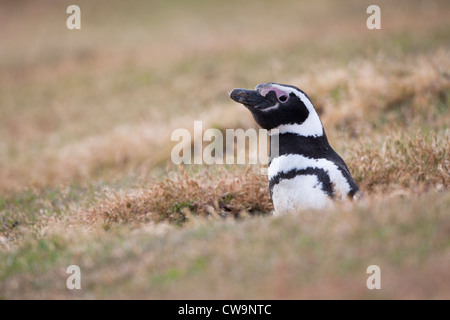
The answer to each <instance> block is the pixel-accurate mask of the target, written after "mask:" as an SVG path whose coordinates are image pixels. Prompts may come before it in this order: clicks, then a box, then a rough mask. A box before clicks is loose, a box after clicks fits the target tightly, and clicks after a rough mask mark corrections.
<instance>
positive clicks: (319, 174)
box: [230, 82, 359, 214]
mask: <svg viewBox="0 0 450 320" xmlns="http://www.w3.org/2000/svg"><path fill="white" fill-rule="evenodd" d="M230 97H231V99H233V100H234V101H236V102H238V103H242V104H243V105H244V106H245V107H247V109H249V110H250V111H251V113H252V115H253V118H254V119H255V121H256V122H257V123H258V124H259V125H260V126H261V127H262V128H264V129H267V130H269V134H270V138H271V139H275V138H277V139H278V140H277V141H278V148H277V149H278V150H272V148H273V143H271V145H272V146H271V150H270V156H269V159H270V160H269V167H268V175H269V189H270V195H271V198H272V201H273V204H274V209H275V214H285V213H293V212H296V211H298V210H301V209H315V208H317V209H319V208H324V207H327V206H328V205H330V204H331V203H332V201H333V200H336V199H340V200H345V199H349V198H350V199H351V198H353V197H354V196H355V195H356V194H357V192H358V190H359V188H358V186H357V184H356V183H355V181H354V180H353V178H352V176H351V174H350V171H349V170H348V168H347V165H346V164H345V162H344V160H342V158H341V157H340V156H339V155H338V154H337V153H336V152H335V151H334V150H333V149H332V148H331V146H330V144H329V143H328V139H327V136H326V134H325V130H324V128H323V125H322V122H321V121H320V119H319V115H318V114H317V112H316V110H315V109H314V106H313V104H312V103H311V100H310V99H309V98H308V96H307V95H306V93H304V92H303V91H302V90H300V89H298V88H296V87H294V86H290V85H283V84H278V83H273V82H270V83H262V84H259V85H257V86H256V88H255V90H247V89H234V90H233V91H232V92H231V93H230ZM274 129H276V130H274Z"/></svg>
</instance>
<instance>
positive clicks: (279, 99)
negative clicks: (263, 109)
mask: <svg viewBox="0 0 450 320" xmlns="http://www.w3.org/2000/svg"><path fill="white" fill-rule="evenodd" d="M288 99H289V98H288V96H286V95H284V94H282V95H280V96H279V97H278V101H280V102H286V101H287V100H288Z"/></svg>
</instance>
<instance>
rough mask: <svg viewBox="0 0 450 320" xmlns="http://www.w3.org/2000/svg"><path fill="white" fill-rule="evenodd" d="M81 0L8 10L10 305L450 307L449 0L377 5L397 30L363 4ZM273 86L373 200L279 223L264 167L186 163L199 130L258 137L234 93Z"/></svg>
mask: <svg viewBox="0 0 450 320" xmlns="http://www.w3.org/2000/svg"><path fill="white" fill-rule="evenodd" d="M75 2H76V3H75ZM75 2H73V3H72V2H69V1H51V0H45V1H39V2H37V1H20V2H17V1H13V0H8V1H2V2H1V3H0V299H23V298H28V299H42V298H51V299H106V298H112V299H116V298H125V299H128V298H139V299H174V298H177V299H185V298H192V299H197V298H203V299H221V298H225V299H259V298H262V299H320V298H325V299H330V298H338V299H450V271H449V266H450V209H449V208H450V190H449V187H450V112H449V104H450V100H449V99H450V21H449V19H448V17H449V16H450V3H449V2H448V1H403V0H399V1H377V3H376V4H377V5H379V6H380V8H381V27H382V28H381V30H369V29H367V27H366V19H367V18H368V16H369V15H368V14H366V8H367V7H368V6H369V5H371V4H373V3H371V2H370V1H360V0H353V1H350V0H346V1H339V2H337V1H330V0H325V1H314V2H312V1H287V0H280V1H253V0H250V1H245V2H242V1H241V2H238V1H208V2H206V1H198V0H190V1H170V2H169V1H130V2H124V1H116V0H114V1H111V0H110V1H106V0H102V1H101V0H97V1H87V0H77V1H75ZM70 4H77V5H79V6H80V8H81V30H68V29H67V28H66V19H67V18H68V16H69V15H68V14H67V13H66V8H67V7H68V6H69V5H70ZM268 81H275V82H279V83H288V84H292V85H296V86H298V87H300V88H301V89H303V90H304V91H305V92H306V93H307V94H308V95H309V96H310V97H311V99H312V101H313V103H314V104H315V106H316V109H317V110H318V111H319V114H320V116H321V119H322V122H323V124H324V126H325V130H326V132H327V136H328V138H329V140H330V143H331V145H332V146H333V148H334V149H335V150H336V151H338V153H339V154H340V155H341V156H342V157H343V158H344V159H345V161H346V162H347V164H348V166H349V168H350V171H351V172H352V174H353V176H354V178H355V180H356V181H357V183H358V184H359V186H360V187H361V189H362V190H363V192H364V195H365V196H364V198H363V199H362V200H361V201H359V202H355V203H351V204H348V203H347V204H339V203H338V204H337V205H336V207H334V208H332V209H328V210H323V211H313V212H302V213H299V214H298V215H296V216H284V217H273V216H271V211H272V204H271V202H270V197H269V192H268V187H267V176H264V175H261V174H260V169H261V168H260V167H259V166H255V165H245V166H243V165H236V166H230V165H228V166H225V165H223V166H221V165H215V166H207V165H185V166H175V165H174V164H173V163H172V162H171V158H170V154H171V150H172V148H173V147H174V145H175V144H176V142H172V141H171V140H170V137H171V133H172V132H173V130H175V129H177V128H186V129H188V130H190V131H191V132H192V131H193V123H194V120H201V121H203V129H204V130H205V129H207V128H217V129H220V130H222V131H224V130H226V129H237V128H243V129H248V128H257V125H256V124H255V122H254V120H253V119H252V118H251V115H250V113H249V112H248V111H247V110H246V109H245V108H243V107H242V106H241V105H238V104H236V103H234V102H233V101H232V100H231V99H230V98H229V97H228V92H229V91H230V90H232V89H233V88H236V87H243V88H252V87H254V86H255V85H256V84H258V83H262V82H268ZM69 265H78V266H79V267H80V269H81V285H82V288H81V290H69V289H68V288H67V287H66V280H67V278H68V277H69V275H68V274H67V273H66V269H67V267H68V266H69ZM370 265H378V266H379V267H380V269H381V289H380V290H369V289H368V288H367V287H366V280H367V278H368V277H369V274H367V273H366V268H367V267H368V266H370Z"/></svg>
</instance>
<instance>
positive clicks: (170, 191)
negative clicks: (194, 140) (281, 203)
mask: <svg viewBox="0 0 450 320" xmlns="http://www.w3.org/2000/svg"><path fill="white" fill-rule="evenodd" d="M271 210H272V203H271V201H270V198H269V194H268V192H267V177H265V176H262V175H260V174H258V173H256V172H255V171H254V170H253V169H252V168H247V169H245V170H232V171H228V170H225V169H220V170H214V171H213V172H211V173H210V172H208V171H206V170H202V171H201V172H200V173H195V174H189V173H187V172H186V171H185V170H184V169H182V167H180V171H179V173H175V172H172V174H169V178H166V179H164V180H163V181H158V180H156V181H148V182H147V183H146V184H145V185H144V186H143V187H141V188H139V189H138V190H134V191H132V192H131V193H130V192H114V191H113V192H111V193H110V194H106V195H105V198H104V199H102V200H101V201H100V202H99V203H97V204H95V206H94V207H93V208H91V209H90V210H88V212H87V213H86V214H85V215H84V214H83V213H81V214H80V216H79V217H81V219H83V220H85V221H87V222H88V223H95V222H97V221H101V223H102V224H103V225H104V226H106V227H109V226H110V225H111V224H112V223H124V222H130V223H132V224H138V223H142V222H160V221H164V220H168V221H170V222H174V223H176V224H182V223H184V222H186V220H190V219H193V218H194V215H195V216H200V217H202V216H203V217H205V216H210V217H214V218H219V217H222V218H224V217H227V216H232V217H238V216H241V217H242V215H247V214H262V213H268V212H270V211H271Z"/></svg>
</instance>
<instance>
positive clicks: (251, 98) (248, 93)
mask: <svg viewBox="0 0 450 320" xmlns="http://www.w3.org/2000/svg"><path fill="white" fill-rule="evenodd" d="M230 98H231V99H233V100H234V101H236V102H238V103H242V104H243V105H244V106H246V107H247V108H257V109H264V108H268V107H271V106H272V105H273V103H272V102H271V101H269V100H268V99H266V98H265V97H263V96H262V95H261V94H260V93H259V91H258V90H247V89H234V90H233V91H231V93H230Z"/></svg>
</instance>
